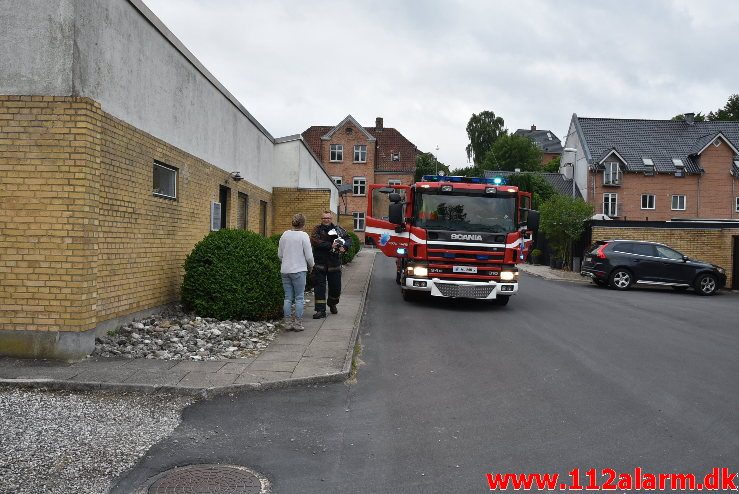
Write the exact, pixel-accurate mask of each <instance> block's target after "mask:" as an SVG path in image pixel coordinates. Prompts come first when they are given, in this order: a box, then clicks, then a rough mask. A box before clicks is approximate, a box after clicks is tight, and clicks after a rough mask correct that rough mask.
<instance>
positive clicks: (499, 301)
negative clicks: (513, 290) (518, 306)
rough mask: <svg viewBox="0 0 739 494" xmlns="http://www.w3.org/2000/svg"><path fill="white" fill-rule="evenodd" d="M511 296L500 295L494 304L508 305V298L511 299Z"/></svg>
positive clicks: (494, 300)
mask: <svg viewBox="0 0 739 494" xmlns="http://www.w3.org/2000/svg"><path fill="white" fill-rule="evenodd" d="M510 298H511V296H510V295H498V296H497V297H496V298H494V299H493V305H499V306H504V305H508V300H510Z"/></svg>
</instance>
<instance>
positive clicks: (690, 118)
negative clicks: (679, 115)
mask: <svg viewBox="0 0 739 494" xmlns="http://www.w3.org/2000/svg"><path fill="white" fill-rule="evenodd" d="M685 122H686V123H687V124H688V125H693V122H695V113H692V112H691V113H686V114H685Z"/></svg>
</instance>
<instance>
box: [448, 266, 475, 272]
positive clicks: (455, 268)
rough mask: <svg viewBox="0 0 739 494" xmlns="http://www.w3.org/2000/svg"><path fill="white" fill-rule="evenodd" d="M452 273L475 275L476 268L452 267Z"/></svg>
mask: <svg viewBox="0 0 739 494" xmlns="http://www.w3.org/2000/svg"><path fill="white" fill-rule="evenodd" d="M452 272H453V273H477V266H452Z"/></svg>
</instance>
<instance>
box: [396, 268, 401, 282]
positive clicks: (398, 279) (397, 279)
mask: <svg viewBox="0 0 739 494" xmlns="http://www.w3.org/2000/svg"><path fill="white" fill-rule="evenodd" d="M401 274H402V273H401V271H400V270H398V272H397V273H395V283H397V284H398V285H400V284H401V282H400V275H401Z"/></svg>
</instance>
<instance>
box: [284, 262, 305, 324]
mask: <svg viewBox="0 0 739 494" xmlns="http://www.w3.org/2000/svg"><path fill="white" fill-rule="evenodd" d="M306 274H307V272H306V271H301V272H299V273H282V288H283V289H284V290H285V303H284V304H283V305H282V313H283V314H284V315H285V317H291V316H292V305H293V302H294V303H295V318H296V319H302V318H303V305H304V304H305V276H306Z"/></svg>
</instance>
